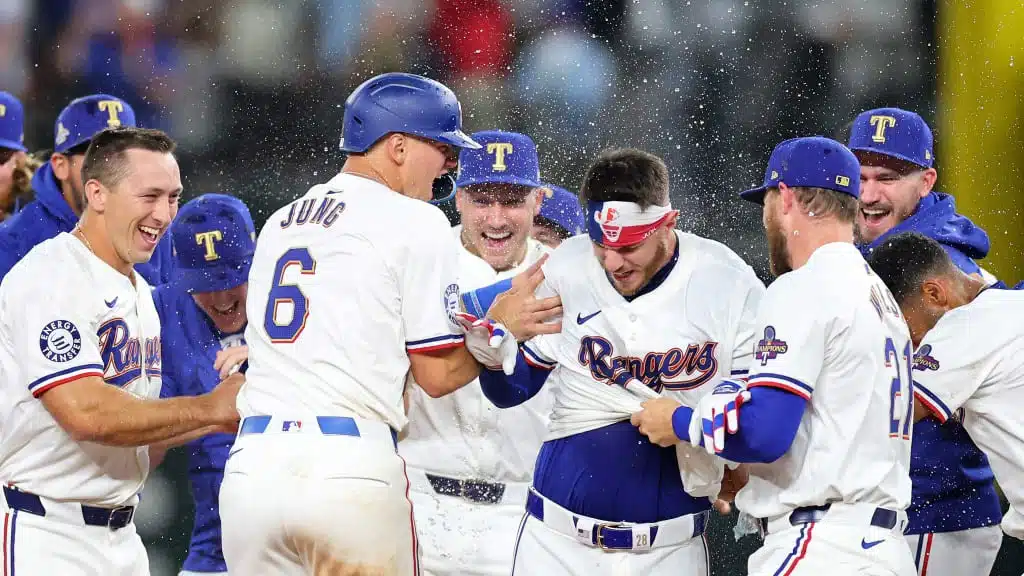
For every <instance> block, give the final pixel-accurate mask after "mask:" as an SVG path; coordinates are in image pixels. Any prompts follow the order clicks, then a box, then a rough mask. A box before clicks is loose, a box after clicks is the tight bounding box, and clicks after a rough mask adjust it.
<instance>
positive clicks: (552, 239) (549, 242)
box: [531, 219, 565, 248]
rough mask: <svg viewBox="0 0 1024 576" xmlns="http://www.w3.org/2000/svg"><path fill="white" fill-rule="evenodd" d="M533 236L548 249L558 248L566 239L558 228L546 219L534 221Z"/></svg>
mask: <svg viewBox="0 0 1024 576" xmlns="http://www.w3.org/2000/svg"><path fill="white" fill-rule="evenodd" d="M531 236H533V239H534V240H536V241H538V242H540V243H541V244H543V245H545V246H547V247H548V248H558V245H559V244H561V243H562V241H563V240H564V239H565V238H564V237H563V233H562V231H561V230H560V229H559V228H558V227H556V226H555V225H554V224H551V223H549V222H548V221H547V220H544V219H537V220H534V221H533V233H532V234H531Z"/></svg>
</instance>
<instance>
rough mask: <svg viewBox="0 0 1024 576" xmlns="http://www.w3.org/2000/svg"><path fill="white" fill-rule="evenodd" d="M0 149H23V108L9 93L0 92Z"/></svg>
mask: <svg viewBox="0 0 1024 576" xmlns="http://www.w3.org/2000/svg"><path fill="white" fill-rule="evenodd" d="M0 148H6V149H8V150H21V151H22V152H27V151H28V150H27V149H26V148H25V108H24V107H22V105H21V101H20V100H18V99H17V98H15V97H14V94H11V93H10V92H0Z"/></svg>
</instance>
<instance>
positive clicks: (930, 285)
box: [921, 278, 949, 308]
mask: <svg viewBox="0 0 1024 576" xmlns="http://www.w3.org/2000/svg"><path fill="white" fill-rule="evenodd" d="M921 299H922V300H923V301H924V304H925V305H927V306H929V307H933V308H945V307H946V305H947V304H948V302H949V291H948V289H947V287H946V285H945V284H943V283H942V282H940V281H939V279H938V278H927V279H925V281H924V282H922V283H921Z"/></svg>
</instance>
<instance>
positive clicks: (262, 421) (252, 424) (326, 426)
mask: <svg viewBox="0 0 1024 576" xmlns="http://www.w3.org/2000/svg"><path fill="white" fill-rule="evenodd" d="M271 418H272V417H271V416H249V417H248V418H246V419H244V420H242V425H241V426H239V427H238V435H239V436H242V435H243V434H263V433H264V432H266V431H267V426H269V425H270V420H271ZM315 422H316V425H317V426H318V427H319V429H320V433H321V434H326V435H328V436H355V437H356V438H358V437H359V436H360V434H359V426H357V425H356V421H355V420H354V419H352V418H349V417H348V416H317V417H316V419H315ZM305 425H307V424H306V423H305V422H304V421H302V420H283V421H281V431H283V432H287V431H289V430H300V429H302V427H303V426H305ZM391 439H392V440H393V441H395V442H398V434H397V433H396V432H395V430H394V429H391Z"/></svg>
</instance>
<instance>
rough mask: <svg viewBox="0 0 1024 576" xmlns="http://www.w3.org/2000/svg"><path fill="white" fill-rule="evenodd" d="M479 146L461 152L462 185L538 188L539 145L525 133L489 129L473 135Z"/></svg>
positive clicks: (460, 181) (460, 178)
mask: <svg viewBox="0 0 1024 576" xmlns="http://www.w3.org/2000/svg"><path fill="white" fill-rule="evenodd" d="M472 139H473V140H475V141H476V142H478V143H479V144H480V148H477V149H471V148H463V149H462V151H461V152H460V153H459V178H458V180H457V181H456V185H457V186H458V187H460V188H462V187H463V186H471V185H473V184H516V185H519V186H529V187H530V188H538V187H539V186H541V183H540V161H538V160H537V145H536V144H534V143H533V140H531V139H530V137H529V136H527V135H525V134H519V133H516V132H501V131H498V130H490V131H485V132H477V133H476V134H473V136H472Z"/></svg>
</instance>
